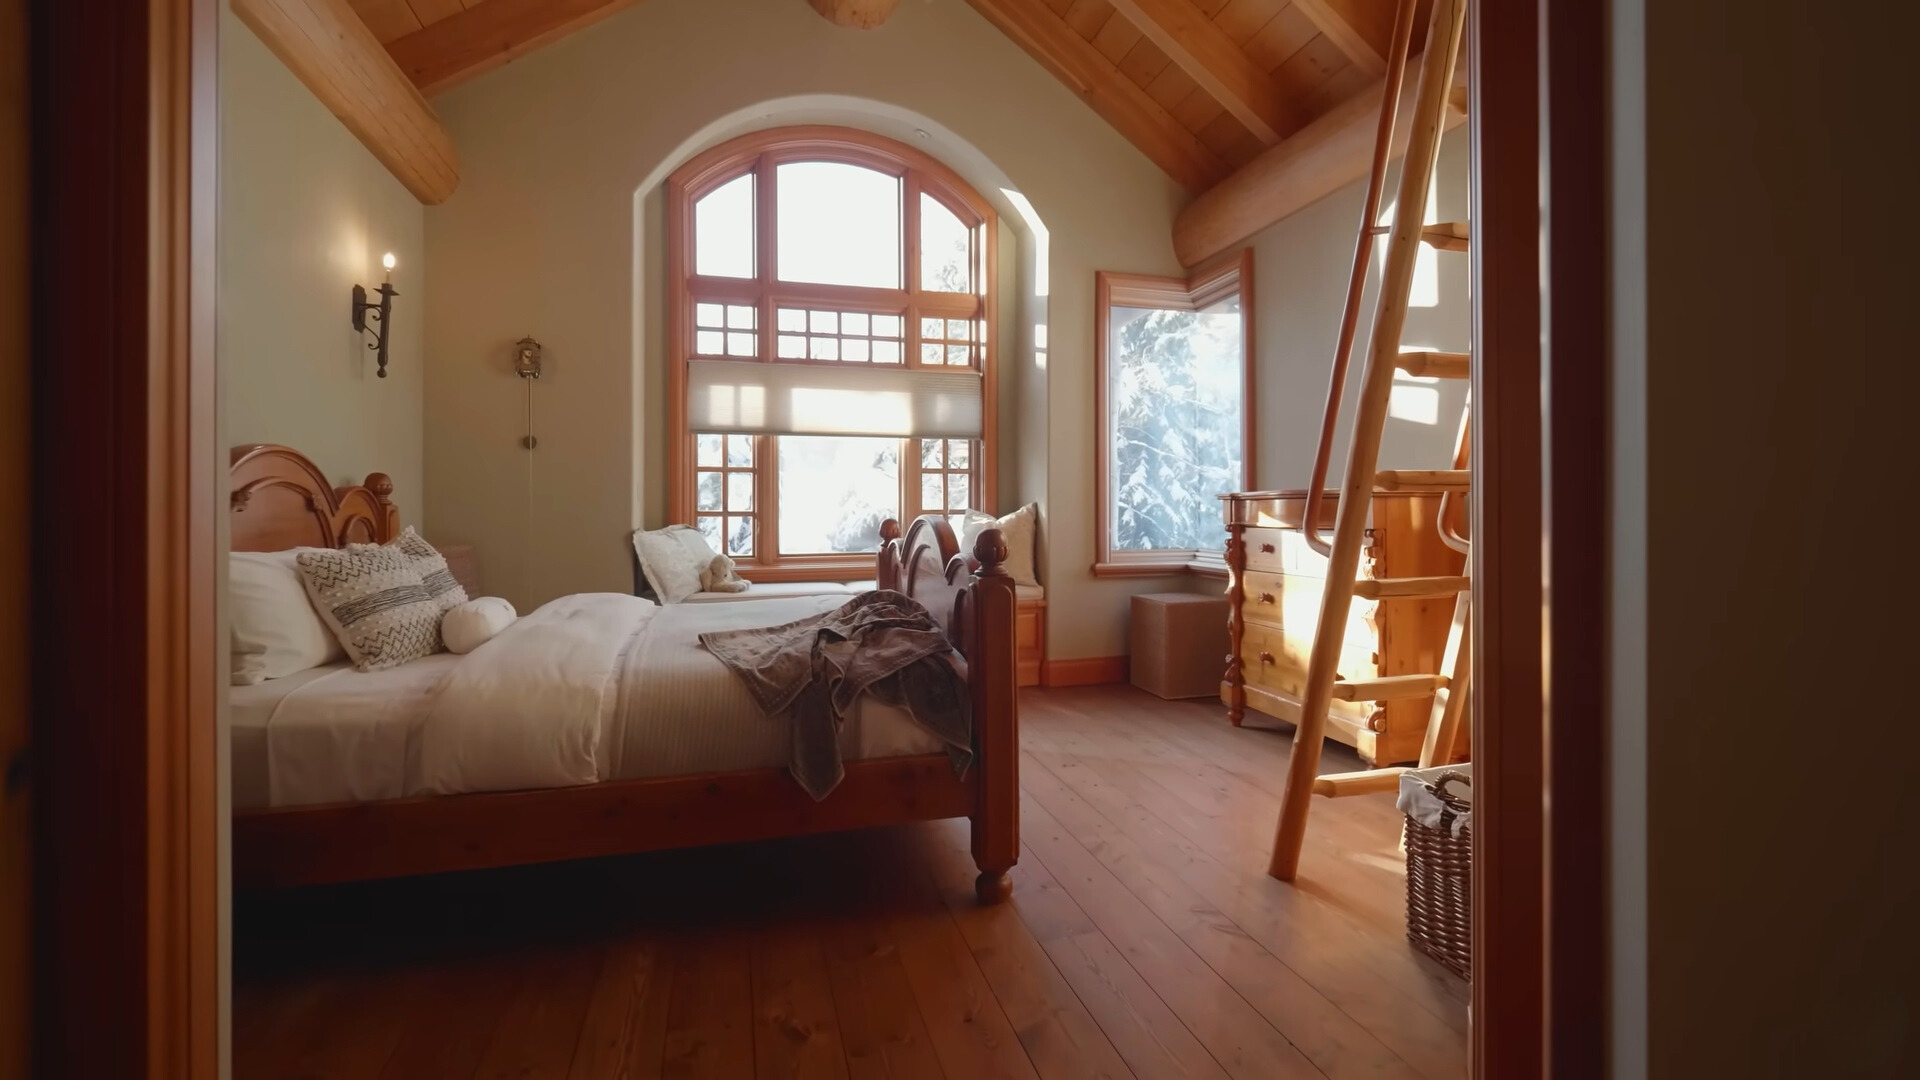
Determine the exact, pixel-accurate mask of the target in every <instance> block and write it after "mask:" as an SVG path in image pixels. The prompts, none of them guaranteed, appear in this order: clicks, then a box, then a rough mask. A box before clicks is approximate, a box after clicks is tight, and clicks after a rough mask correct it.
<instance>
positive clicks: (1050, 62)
mask: <svg viewBox="0 0 1920 1080" xmlns="http://www.w3.org/2000/svg"><path fill="white" fill-rule="evenodd" d="M494 2H496V3H497V2H499V0H494ZM967 2H968V3H970V4H972V5H973V6H974V8H975V10H977V11H979V12H980V14H982V15H984V16H986V18H987V21H989V22H991V23H993V24H994V25H995V26H997V27H999V28H1000V30H1001V32H1003V33H1005V34H1006V35H1007V36H1008V37H1010V38H1012V39H1013V40H1014V42H1015V43H1016V44H1018V45H1019V46H1020V47H1021V48H1023V49H1025V50H1026V51H1027V53H1028V55H1030V56H1032V57H1033V58H1034V59H1035V60H1038V61H1040V63H1041V64H1042V65H1043V66H1044V67H1046V68H1047V70H1049V71H1051V72H1053V74H1054V76H1055V77H1056V78H1058V79H1059V80H1060V81H1061V82H1063V83H1065V84H1067V88H1068V89H1070V90H1072V91H1073V92H1074V93H1076V94H1079V95H1080V96H1081V97H1082V98H1084V99H1085V100H1086V102H1087V104H1088V105H1090V106H1092V107H1093V111H1095V112H1097V113H1099V114H1100V115H1101V117H1102V118H1104V119H1105V120H1106V121H1107V123H1109V124H1112V125H1113V126H1114V127H1115V128H1117V129H1118V130H1119V132H1120V134H1122V135H1124V136H1125V137H1126V138H1127V141H1129V142H1131V143H1133V145H1135V146H1137V147H1139V148H1140V151H1141V153H1144V154H1146V155H1147V157H1148V158H1150V159H1152V161H1153V163H1154V164H1156V165H1158V166H1160V168H1161V169H1163V170H1165V171H1166V173H1167V175H1169V176H1171V177H1173V178H1174V179H1175V180H1177V181H1179V182H1180V183H1181V184H1182V185H1183V186H1185V187H1186V188H1187V190H1189V191H1196V192H1197V191H1205V190H1206V189H1207V188H1209V187H1212V186H1213V185H1214V184H1215V183H1216V182H1218V181H1219V179H1220V178H1221V177H1223V176H1225V175H1226V173H1227V168H1226V165H1225V163H1224V162H1222V161H1221V160H1220V158H1219V156H1218V155H1216V154H1214V152H1213V151H1212V150H1210V149H1208V148H1207V146H1206V144H1205V143H1202V142H1201V141H1200V139H1199V137H1198V136H1196V135H1194V134H1193V132H1191V131H1188V130H1187V129H1186V128H1185V127H1183V126H1181V124H1180V122H1179V121H1178V120H1176V119H1174V117H1173V114H1172V113H1170V112H1168V111H1167V110H1166V109H1164V108H1162V107H1161V105H1160V103H1159V102H1157V101H1155V100H1153V98H1152V97H1150V96H1149V95H1148V94H1147V92H1146V91H1145V90H1142V89H1141V88H1140V87H1139V86H1138V85H1136V84H1135V83H1134V81H1133V80H1132V79H1129V78H1127V77H1126V76H1125V75H1124V74H1122V73H1121V72H1120V69H1119V68H1117V67H1115V66H1114V64H1113V62H1112V61H1110V60H1108V59H1107V58H1106V57H1105V56H1104V55H1102V54H1101V52H1100V50H1099V49H1096V48H1094V46H1093V44H1092V43H1091V42H1089V41H1087V39H1085V38H1083V37H1081V36H1080V35H1079V34H1078V33H1077V32H1075V31H1074V29H1073V27H1071V26H1068V25H1067V23H1066V21H1065V20H1063V19H1062V18H1061V17H1060V16H1058V15H1056V14H1054V12H1053V10H1052V9H1050V8H1049V7H1047V5H1046V4H1045V3H1043V2H1042V0H967Z"/></svg>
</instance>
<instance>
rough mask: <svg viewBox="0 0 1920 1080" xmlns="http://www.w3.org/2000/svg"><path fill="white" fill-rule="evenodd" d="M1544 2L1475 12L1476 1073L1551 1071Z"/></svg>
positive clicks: (1514, 1)
mask: <svg viewBox="0 0 1920 1080" xmlns="http://www.w3.org/2000/svg"><path fill="white" fill-rule="evenodd" d="M1538 6H1539V4H1538V0H1476V2H1475V3H1473V4H1472V5H1471V6H1470V7H1469V8H1468V14H1467V17H1468V20H1469V24H1468V48H1467V62H1468V63H1469V64H1470V65H1471V66H1472V71H1471V73H1470V74H1469V76H1468V78H1467V86H1468V87H1469V93H1470V94H1472V95H1473V100H1472V102H1471V108H1470V111H1471V113H1472V115H1473V117H1474V121H1475V122H1474V124H1473V126H1472V128H1471V133H1472V152H1473V178H1474V185H1473V206H1472V222H1473V242H1472V244H1471V246H1470V248H1469V252H1470V255H1469V257H1470V258H1471V259H1472V260H1473V263H1472V266H1473V290H1472V292H1473V302H1474V312H1473V356H1474V359H1475V363H1474V364H1473V414H1472V418H1473V432H1472V441H1473V447H1474V451H1475V453H1474V455H1473V491H1474V498H1473V499H1472V501H1471V506H1472V511H1473V515H1474V520H1473V530H1472V534H1473V537H1474V539H1475V541H1476V543H1475V545H1474V549H1473V584H1474V596H1473V603H1474V608H1475V611H1474V620H1473V633H1474V637H1475V638H1476V640H1475V642H1474V646H1473V656H1474V661H1475V670H1474V672H1473V690H1474V692H1473V701H1472V704H1473V736H1472V743H1473V767H1474V780H1475V784H1474V788H1475V792H1474V800H1475V804H1476V807H1475V808H1476V810H1477V811H1478V812H1477V813H1476V814H1475V823H1474V824H1475V827H1474V833H1473V844H1474V855H1473V897H1474V911H1473V922H1474V926H1473V941H1474V957H1473V966H1474V979H1473V1016H1474V1019H1475V1021H1476V1022H1475V1023H1474V1024H1473V1026H1472V1032H1471V1039H1472V1051H1471V1058H1472V1062H1473V1075H1474V1076H1476V1077H1501V1078H1504V1077H1529V1078H1532V1077H1538V1076H1540V1075H1542V1072H1541V1068H1542V1060H1543V1059H1542V1050H1541V1042H1542V1039H1543V1038H1544V1034H1543V1024H1544V1016H1543V1013H1542V1011H1541V995H1542V991H1543V986H1544V972H1543V968H1542V964H1543V962H1544V949H1543V939H1542V936H1541V920H1542V915H1543V912H1542V907H1541V905H1542V900H1543V895H1542V891H1541V880H1542V874H1543V873H1544V869H1545V867H1544V859H1545V854H1546V853H1545V850H1544V849H1543V848H1542V846H1541V829H1542V799H1541V793H1542V789H1541V783H1542V779H1543V777H1542V774H1541V760H1542V758H1541V754H1542V744H1541V740H1542V737H1543V734H1544V726H1543V722H1542V716H1541V692H1540V675H1541V670H1540V634H1541V613H1540V611H1541V602H1542V599H1543V598H1542V595H1541V578H1540V574H1541V565H1540V538H1541V526H1542V519H1541V497H1542V491H1541V472H1540V465H1539V462H1540V452H1541V444H1540V428H1541V397H1540V375H1541V372H1540V288H1539V281H1540V277H1539V265H1540V263H1539V250H1540V228H1541V219H1540V212H1539V205H1540V199H1539V171H1540V147H1539V131H1538V128H1539V86H1538V80H1539V68H1538V64H1537V56H1536V53H1537V44H1536V42H1535V30H1536V27H1537V26H1538V22H1537V17H1536V12H1537V8H1538Z"/></svg>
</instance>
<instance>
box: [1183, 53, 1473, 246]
mask: <svg viewBox="0 0 1920 1080" xmlns="http://www.w3.org/2000/svg"><path fill="white" fill-rule="evenodd" d="M1421 59H1422V57H1418V56H1416V57H1413V58H1412V59H1410V60H1408V61H1407V64H1408V70H1409V72H1415V71H1418V70H1419V65H1420V61H1421ZM1465 75H1466V68H1465V66H1464V65H1460V66H1459V67H1458V68H1457V69H1456V74H1455V79H1456V81H1457V80H1459V79H1462V78H1464V77H1465ZM1419 82H1420V80H1419V79H1417V78H1409V79H1407V81H1406V85H1405V87H1404V88H1403V89H1402V90H1401V93H1400V110H1399V112H1398V113H1397V114H1396V115H1397V117H1398V120H1399V122H1398V123H1396V124H1394V132H1393V155H1394V156H1395V157H1399V156H1400V155H1402V154H1404V153H1406V150H1407V133H1408V132H1409V131H1411V130H1412V128H1413V125H1412V124H1411V123H1409V122H1408V121H1409V119H1410V118H1411V117H1412V116H1413V99H1414V94H1415V92H1416V91H1417V90H1418V89H1419ZM1385 96H1386V84H1385V82H1384V81H1383V82H1376V83H1374V84H1373V85H1372V86H1371V87H1369V88H1367V89H1366V90H1364V91H1362V92H1360V93H1359V94H1356V95H1354V96H1353V97H1351V98H1349V99H1347V100H1346V101H1345V102H1343V103H1341V104H1339V105H1336V106H1334V107H1333V108H1332V109H1331V110H1329V111H1328V112H1327V113H1326V114H1325V115H1324V116H1321V117H1320V118H1319V119H1317V120H1315V121H1314V122H1313V123H1311V124H1308V125H1307V126H1306V127H1304V128H1301V129H1300V130H1299V131H1298V132H1296V133H1295V134H1294V135H1293V136H1292V137H1290V138H1288V139H1287V140H1286V141H1285V142H1282V143H1280V144H1279V145H1278V146H1274V147H1271V148H1269V149H1267V150H1266V151H1264V152H1263V153H1261V154H1260V156H1259V157H1256V158H1254V159H1253V160H1252V161H1249V162H1247V163H1246V164H1245V165H1244V166H1242V167H1241V168H1240V170H1239V171H1238V172H1236V173H1234V174H1233V175H1232V176H1229V177H1227V178H1226V179H1225V180H1222V181H1221V182H1220V183H1219V184H1218V185H1217V186H1215V187H1214V188H1212V189H1211V190H1209V191H1207V192H1206V193H1205V194H1203V195H1201V196H1200V197H1199V198H1197V199H1195V200H1193V202H1191V203H1189V204H1188V205H1187V208H1186V209H1184V210H1182V211H1180V216H1179V217H1177V218H1175V219H1174V222H1173V253H1174V254H1175V255H1176V256H1178V257H1179V259H1180V262H1181V264H1182V265H1184V266H1194V265H1197V264H1199V263H1201V262H1204V261H1206V260H1207V259H1210V258H1212V257H1213V256H1215V255H1218V254H1219V253H1221V252H1223V251H1225V250H1227V249H1228V248H1231V247H1233V246H1234V245H1235V244H1238V243H1241V242H1242V241H1244V240H1246V239H1247V238H1248V237H1251V236H1252V235H1253V234H1254V233H1257V232H1259V231H1260V230H1261V229H1264V228H1266V227H1267V226H1269V225H1272V224H1273V223H1274V222H1276V221H1279V220H1280V219H1282V218H1284V217H1286V216H1287V215H1289V214H1292V213H1293V212H1295V211H1297V210H1301V209H1303V208H1305V207H1307V206H1309V205H1311V204H1312V203H1315V202H1318V201H1319V200H1320V199H1322V198H1324V197H1326V196H1328V195H1331V194H1332V193H1334V192H1335V191H1338V190H1339V189H1340V188H1342V187H1345V186H1346V185H1347V184H1350V183H1352V182H1353V181H1355V180H1357V179H1359V178H1360V177H1362V176H1365V175H1366V173H1367V166H1368V164H1369V163H1370V162H1371V161H1372V159H1373V139H1374V133H1375V130H1376V127H1377V126H1378V124H1379V120H1380V102H1381V99H1382V98H1384V97H1385ZM1466 119H1467V114H1466V112H1465V111H1464V110H1463V109H1461V108H1459V107H1458V106H1457V99H1455V100H1452V101H1450V102H1449V104H1448V107H1447V109H1446V117H1445V119H1444V121H1443V122H1442V128H1441V130H1443V131H1450V130H1452V129H1453V128H1456V127H1458V126H1460V125H1461V124H1462V123H1465V122H1466Z"/></svg>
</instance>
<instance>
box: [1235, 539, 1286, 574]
mask: <svg viewBox="0 0 1920 1080" xmlns="http://www.w3.org/2000/svg"><path fill="white" fill-rule="evenodd" d="M1290 531H1291V530H1288V529H1247V530H1244V531H1243V532H1242V533H1241V539H1242V540H1243V541H1245V543H1246V545H1247V569H1249V570H1265V571H1267V572H1269V573H1274V574H1278V573H1283V572H1284V571H1285V570H1286V569H1287V561H1286V559H1287V535H1288V533H1289V532H1290ZM1298 535H1299V534H1297V533H1295V534H1294V536H1295V537H1296V538H1297V537H1298Z"/></svg>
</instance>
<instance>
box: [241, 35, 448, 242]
mask: <svg viewBox="0 0 1920 1080" xmlns="http://www.w3.org/2000/svg"><path fill="white" fill-rule="evenodd" d="M233 10H234V14H236V15H238V16H240V19H241V21H242V22H245V23H246V24H247V26H249V27H251V28H252V30H253V32H254V33H255V34H257V35H259V37H260V40H261V41H264V42H266V45H267V48H269V49H271V50H272V51H273V54H274V55H275V56H278V57H279V58H280V62H281V63H283V64H285V65H287V68H288V69H289V70H290V71H292V72H293V74H294V75H295V76H296V77H297V78H299V80H300V81H301V82H303V83H305V84H306V86H307V89H309V90H311V91H313V95H314V96H315V97H317V98H319V99H320V102H321V104H323V105H325V106H326V107H327V108H328V109H329V110H331V111H332V112H333V115H335V116H337V117H339V118H340V122H341V123H343V124H345V125H346V126H347V130H348V131H351V132H353V134H354V136H355V137H356V138H358V139H359V140H360V141H361V142H362V143H364V144H366V147H367V149H368V150H370V151H372V152H373V156H374V157H376V158H378V159H379V160H380V163H381V164H382V165H385V166H386V167H387V168H388V170H390V171H391V172H392V173H393V175H394V176H395V177H397V178H398V179H399V180H400V182H401V183H402V184H405V185H406V188H407V190H408V191H411V192H413V194H414V197H415V198H417V199H419V200H420V201H421V202H423V203H428V204H434V203H440V202H444V201H446V198H447V196H449V195H452V194H453V189H454V188H456V187H458V186H459V184H460V158H459V155H458V154H457V153H455V152H454V148H453V137H452V136H451V135H449V134H447V129H446V127H445V126H443V125H442V124H441V123H440V118H439V117H438V116H436V115H435V114H434V111H433V107H432V106H430V105H428V104H427V99H426V98H424V97H421V96H420V91H419V90H418V89H416V88H415V87H414V85H413V83H412V82H410V81H409V80H408V79H407V76H406V73H405V72H403V71H401V70H400V66H399V65H398V64H396V63H394V61H393V58H392V57H391V56H388V55H387V50H385V49H383V48H381V47H380V42H379V41H378V40H377V39H375V37H374V36H373V31H371V30H369V29H367V25H366V24H365V23H363V22H361V21H360V16H358V15H356V14H354V11H353V8H352V6H351V5H349V4H348V2H347V0H233Z"/></svg>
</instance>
